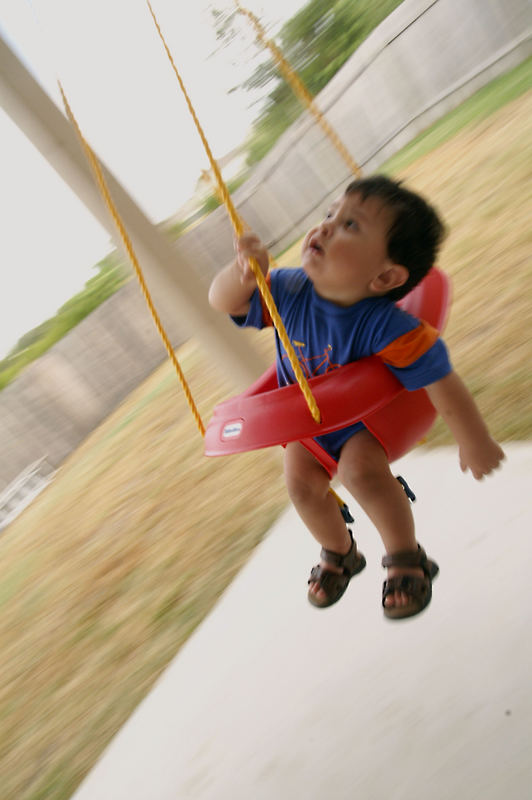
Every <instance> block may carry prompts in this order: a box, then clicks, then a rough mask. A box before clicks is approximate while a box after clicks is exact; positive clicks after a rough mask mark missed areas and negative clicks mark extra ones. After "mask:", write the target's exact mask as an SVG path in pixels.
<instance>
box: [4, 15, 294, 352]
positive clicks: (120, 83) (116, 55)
mask: <svg viewBox="0 0 532 800" xmlns="http://www.w3.org/2000/svg"><path fill="white" fill-rule="evenodd" d="M151 5H152V7H153V10H154V12H155V14H156V16H157V18H158V21H159V24H160V26H161V29H162V31H163V33H164V35H165V38H166V40H167V42H168V45H169V48H170V50H171V52H172V55H173V57H174V61H175V62H176V65H177V67H178V69H179V71H180V73H181V76H182V78H183V81H184V83H185V86H186V87H187V91H188V92H189V94H190V96H191V99H192V102H193V104H194V106H195V108H196V113H197V115H198V117H199V120H200V122H201V124H202V126H203V127H204V130H205V133H206V136H207V139H208V140H209V143H210V145H211V149H212V150H213V153H214V155H215V157H218V158H219V157H221V156H223V155H225V154H226V153H227V152H229V151H230V150H231V149H233V148H234V147H236V146H237V145H239V144H241V143H242V142H243V141H244V140H245V138H246V135H247V133H248V132H249V128H250V125H251V122H252V120H253V118H254V117H255V116H256V115H257V111H258V107H257V105H254V106H253V105H252V106H251V108H250V104H251V103H252V100H253V99H254V100H255V101H256V102H257V103H259V104H260V100H261V97H260V96H256V97H255V98H253V97H251V96H250V95H249V94H248V93H243V92H233V93H228V92H229V89H231V88H232V87H234V86H235V85H237V84H238V83H239V82H241V80H242V79H243V78H244V77H246V76H247V75H249V74H250V72H251V71H252V69H253V67H254V65H256V64H257V63H258V61H257V59H260V58H261V57H262V56H261V54H260V51H258V50H257V47H256V45H255V43H254V36H253V34H252V32H251V30H250V29H249V26H248V25H247V24H246V23H245V22H244V21H243V20H242V22H241V31H242V34H241V36H240V37H238V39H237V41H236V42H235V44H234V45H233V46H232V47H230V48H219V46H218V44H217V42H216V37H215V33H214V28H213V25H212V23H211V13H210V8H211V6H213V5H214V7H215V8H218V9H231V8H232V7H233V3H232V2H231V0H218V2H216V1H215V2H209V1H208V0H196V1H195V2H190V0H187V2H185V0H151ZM243 5H245V6H246V7H247V8H249V9H251V10H252V11H253V12H254V13H256V14H257V15H258V16H259V17H260V18H261V19H262V21H263V22H264V23H267V24H268V25H270V26H271V28H270V35H274V34H275V32H276V31H278V30H279V28H280V27H281V26H282V24H283V22H285V21H286V20H287V19H289V18H290V17H291V16H293V15H294V13H296V11H297V10H298V9H299V8H301V7H302V6H303V5H305V0H267V2H260V1H259V0H246V2H244V3H243ZM0 35H1V36H2V38H4V39H5V40H6V41H7V42H8V44H9V45H10V47H11V48H12V49H13V50H14V51H15V52H16V54H17V56H18V57H19V58H20V59H21V60H22V62H23V63H24V65H25V66H26V67H27V68H28V69H29V70H30V71H31V72H32V73H33V75H34V77H35V78H36V79H37V80H38V81H39V83H40V84H41V85H42V86H43V88H44V89H45V90H46V91H47V92H48V94H49V95H50V96H51V97H52V99H53V100H54V101H55V102H56V103H57V105H58V106H59V107H60V108H61V109H62V105H61V100H60V97H59V92H58V89H57V78H60V80H61V83H62V85H63V87H64V89H65V92H66V95H67V97H68V99H69V102H70V105H71V106H72V109H73V111H74V114H75V116H76V118H77V120H78V122H79V125H80V127H81V130H82V131H83V133H84V136H85V138H86V139H87V140H88V141H89V143H90V144H91V146H92V147H93V149H94V150H95V152H96V153H97V155H98V156H99V157H100V158H101V160H102V161H103V162H104V163H105V164H106V166H107V167H109V168H110V170H111V171H112V172H113V174H114V176H115V177H116V178H117V179H118V180H119V181H121V182H122V183H123V185H124V187H125V188H126V190H127V191H128V192H129V193H130V194H131V195H132V197H133V198H134V200H135V201H136V202H137V204H138V205H139V206H140V207H141V208H142V210H143V211H144V212H145V213H146V214H147V216H148V217H149V218H150V219H152V221H154V222H160V221H161V220H163V219H166V218H167V217H169V216H171V215H172V214H174V213H175V211H177V210H178V209H179V207H180V206H181V205H182V204H183V203H184V202H186V200H187V199H188V198H189V197H190V196H191V195H192V193H193V191H194V188H195V185H196V182H197V180H198V177H199V175H200V173H201V170H203V169H205V168H206V167H208V162H207V158H206V156H205V154H204V151H203V147H202V145H201V142H200V140H199V137H198V134H197V132H196V129H195V127H194V124H193V122H192V120H191V118H190V116H189V113H188V111H187V109H186V106H185V103H184V100H183V98H182V95H181V93H180V90H179V87H178V85H177V81H176V78H175V75H174V73H173V71H172V69H171V67H170V64H169V62H168V59H167V56H166V54H165V52H164V50H163V48H162V44H161V42H160V39H159V38H158V35H157V33H156V31H155V27H154V25H153V21H152V18H151V16H150V14H149V10H148V7H147V4H146V1H145V0H0ZM215 51H218V52H216V53H215V54H214V55H213V53H214V52H215ZM0 77H1V76H0ZM0 142H1V143H2V147H0V219H1V223H2V224H1V227H0V230H1V235H0V269H1V272H2V275H3V279H4V280H3V290H2V291H1V292H0V358H2V357H3V356H4V355H6V354H7V352H8V351H9V350H10V349H11V348H12V347H13V346H14V345H15V344H16V342H17V340H18V339H19V338H20V336H21V335H22V334H24V333H25V332H26V331H28V330H30V329H31V328H33V327H35V326H36V325H38V324H39V323H40V322H42V321H44V320H45V319H47V318H49V317H50V316H53V315H54V314H55V312H56V311H57V309H58V308H59V307H60V306H61V305H62V304H63V303H64V302H65V301H66V300H68V299H69V298H70V297H72V295H73V294H75V293H76V292H77V291H79V290H80V289H82V288H83V285H84V283H85V281H86V280H88V278H90V277H91V276H92V275H94V274H95V271H94V265H95V264H96V263H97V262H98V261H99V260H101V259H102V258H103V257H104V256H105V255H106V254H107V253H109V252H110V251H111V250H112V249H114V244H113V243H112V242H111V239H110V236H109V234H108V233H107V232H106V231H105V230H104V229H103V228H102V227H101V226H100V224H99V223H98V222H96V220H95V219H94V218H93V217H92V215H91V214H90V213H89V211H88V210H87V209H86V208H85V206H84V205H83V204H82V203H81V202H80V201H79V200H78V199H77V197H76V196H75V194H74V193H73V192H72V191H71V190H70V188H69V187H68V186H66V185H65V184H64V182H63V181H62V180H61V179H60V178H59V176H58V175H57V174H56V173H55V171H54V170H53V168H52V167H51V166H50V165H49V164H48V162H47V161H46V160H45V159H44V158H43V157H42V156H41V155H40V153H39V152H38V151H37V150H36V149H35V147H34V146H33V145H32V144H31V142H29V141H28V139H27V138H26V137H25V135H24V134H23V133H22V132H21V131H20V130H19V129H18V128H17V126H16V125H15V124H14V123H13V122H12V120H11V119H10V117H8V116H7V114H6V113H5V112H4V111H3V109H2V108H1V107H0Z"/></svg>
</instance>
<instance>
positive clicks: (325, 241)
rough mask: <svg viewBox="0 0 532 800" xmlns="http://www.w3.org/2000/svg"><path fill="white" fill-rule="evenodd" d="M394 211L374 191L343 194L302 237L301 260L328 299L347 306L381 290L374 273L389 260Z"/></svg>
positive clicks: (319, 290) (377, 272) (315, 283)
mask: <svg viewBox="0 0 532 800" xmlns="http://www.w3.org/2000/svg"><path fill="white" fill-rule="evenodd" d="M392 222H393V214H392V211H391V210H390V209H389V208H387V207H386V206H384V205H383V203H382V201H381V200H379V199H378V198H375V197H368V198H367V199H366V200H362V197H361V196H360V195H359V194H348V195H342V196H341V197H340V198H339V199H338V200H336V201H335V202H334V203H333V204H332V206H331V208H330V210H329V212H328V214H327V216H326V218H325V219H324V220H323V222H322V223H321V224H320V225H318V226H317V227H316V228H313V229H312V230H310V231H309V232H308V233H307V235H306V236H305V239H304V241H303V246H302V261H301V265H302V267H303V269H304V270H305V272H306V274H307V275H308V277H309V278H310V280H311V281H312V283H313V285H314V289H315V290H316V292H317V293H318V294H319V295H320V296H321V297H324V298H325V299H326V300H330V301H331V302H333V303H337V304H338V305H343V306H348V305H352V304H353V303H356V302H358V301H359V300H362V299H363V298H364V297H371V296H373V295H377V294H380V293H382V292H380V291H379V289H378V284H376V283H375V279H376V278H378V276H379V275H381V273H383V272H384V271H385V270H386V269H387V268H388V266H389V265H390V264H391V262H390V261H389V259H388V254H387V235H388V231H389V229H390V226H391V224H392Z"/></svg>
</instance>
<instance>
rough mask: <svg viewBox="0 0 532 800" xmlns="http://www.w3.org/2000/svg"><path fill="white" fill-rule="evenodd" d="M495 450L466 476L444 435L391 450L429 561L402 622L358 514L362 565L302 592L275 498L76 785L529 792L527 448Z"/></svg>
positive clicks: (167, 798)
mask: <svg viewBox="0 0 532 800" xmlns="http://www.w3.org/2000/svg"><path fill="white" fill-rule="evenodd" d="M505 450H506V453H507V461H506V462H505V466H504V469H503V470H502V471H500V472H498V473H497V474H496V476H494V477H491V478H489V479H487V480H485V481H482V482H480V483H477V482H475V481H474V480H473V478H471V477H470V476H469V475H467V476H465V475H463V474H462V473H461V472H460V469H459V466H458V460H457V453H456V449H455V448H450V449H448V450H447V449H444V450H438V451H432V452H430V451H424V450H422V449H418V450H417V451H415V452H414V453H412V454H410V455H409V456H407V457H406V458H405V459H403V460H402V461H401V462H398V463H397V464H396V465H395V468H396V469H395V471H396V473H401V474H403V475H404V476H405V478H406V479H407V480H408V482H409V483H410V484H411V486H412V488H413V489H414V491H415V492H416V494H417V496H418V501H417V502H416V504H415V505H414V512H415V516H416V521H417V526H418V538H419V540H420V542H421V543H422V544H423V545H424V546H425V548H426V549H427V551H428V553H429V554H430V555H431V556H433V557H434V558H435V559H436V560H437V561H438V563H439V565H440V568H441V573H440V576H439V577H438V578H437V579H436V581H435V584H434V596H433V601H432V604H431V606H430V607H429V608H428V609H427V611H426V612H425V613H424V614H422V615H421V616H419V617H417V618H414V619H412V620H408V621H402V622H390V621H387V620H385V619H384V618H383V616H382V612H381V608H380V589H381V581H382V579H383V576H384V572H383V570H382V569H381V568H380V558H381V555H382V552H381V547H380V541H379V539H378V536H377V534H376V533H375V531H374V530H373V528H372V526H371V524H370V523H369V521H368V520H367V519H366V518H365V517H364V515H363V514H361V513H360V512H356V516H357V521H356V525H355V532H356V538H357V541H358V543H359V547H360V549H361V550H362V551H363V552H364V554H365V555H366V558H367V561H368V566H367V568H366V570H365V571H364V572H363V573H362V574H361V575H360V576H358V577H356V578H354V579H353V580H352V582H351V584H350V586H349V588H348V590H347V592H346V594H345V596H344V598H343V599H342V600H341V601H340V603H338V604H337V605H336V606H333V607H332V608H330V609H325V610H318V609H315V608H313V607H311V606H310V605H309V604H308V603H307V601H306V581H307V577H308V572H309V570H310V567H311V566H312V564H314V563H315V562H316V560H317V556H318V550H319V548H318V547H317V545H316V544H315V543H314V541H313V540H312V539H311V537H310V535H309V534H308V533H307V532H306V531H305V529H304V528H303V525H302V523H301V522H300V521H299V519H298V518H297V516H296V514H295V512H294V511H293V510H292V509H289V510H288V511H287V512H286V513H285V514H284V515H283V516H282V518H281V519H279V521H278V522H277V524H276V525H275V526H274V527H273V529H272V530H271V532H270V534H269V536H268V537H267V538H266V539H265V540H264V541H263V543H262V544H261V545H260V546H259V547H258V549H257V550H256V552H255V554H254V555H253V557H252V559H251V560H250V561H249V562H248V564H247V565H246V567H245V568H244V569H243V570H242V571H241V573H240V574H239V575H238V577H237V579H236V580H235V581H234V582H233V584H232V585H231V586H230V587H229V589H228V590H227V591H226V593H225V594H224V595H223V596H222V597H221V599H220V601H219V603H218V604H217V606H216V607H215V609H214V610H213V612H212V613H211V614H210V616H209V617H208V618H207V619H206V620H205V621H204V623H203V624H202V625H201V626H200V628H199V629H198V630H197V632H196V633H195V634H194V636H193V637H192V638H191V639H190V640H189V641H188V642H187V644H186V645H185V647H183V648H182V650H181V651H180V653H179V654H178V656H177V657H176V659H175V660H174V661H173V663H172V664H171V665H170V666H169V668H168V669H167V670H166V672H165V673H164V674H163V676H162V677H161V679H160V680H159V681H158V683H157V684H156V686H155V687H154V689H153V690H152V692H151V693H150V694H149V695H148V697H147V698H146V699H145V700H144V702H143V703H141V705H140V706H139V707H138V709H137V710H136V712H135V713H134V714H133V715H132V717H131V718H130V720H129V721H128V722H127V724H126V725H125V726H124V727H123V729H122V730H121V731H120V732H119V734H118V735H117V736H116V738H115V739H114V741H113V742H112V743H111V745H110V747H109V748H108V749H107V751H106V752H105V753H104V755H103V757H102V758H101V760H100V761H99V763H98V764H97V765H96V767H95V768H94V770H93V771H92V772H91V773H90V775H89V776H88V778H87V779H86V780H85V782H84V783H83V784H82V785H81V787H80V788H79V790H78V791H77V792H76V794H75V795H74V798H75V800H263V799H264V800H266V798H267V799H268V800H272V798H280V800H299V798H302V799H303V798H304V800H314V799H315V800H318V798H319V800H324V798H335V800H347V799H348V798H360V800H421V799H422V798H423V799H424V798H430V799H431V800H449V799H450V798H453V800H477V798H478V800H525V798H530V797H532V637H531V621H532V614H531V611H530V609H531V607H532V598H531V597H529V595H532V582H531V581H529V576H530V574H531V573H532V502H531V496H532V446H531V445H530V444H512V445H508V446H507V447H506V448H505ZM351 510H352V511H355V508H354V506H353V505H352V506H351Z"/></svg>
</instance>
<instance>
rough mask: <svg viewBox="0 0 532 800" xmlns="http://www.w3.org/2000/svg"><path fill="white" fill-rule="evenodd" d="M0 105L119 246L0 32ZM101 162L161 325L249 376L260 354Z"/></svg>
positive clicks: (60, 131) (75, 150)
mask: <svg viewBox="0 0 532 800" xmlns="http://www.w3.org/2000/svg"><path fill="white" fill-rule="evenodd" d="M0 104H1V105H2V107H3V108H4V109H5V111H6V112H7V113H8V114H9V116H10V117H11V118H12V119H13V121H14V122H15V123H16V125H18V127H19V128H20V129H21V130H22V131H23V132H24V134H25V135H26V136H27V137H28V138H29V139H30V141H31V142H32V143H33V144H34V145H35V147H37V149H38V150H39V151H40V152H41V153H42V155H43V156H44V157H45V158H46V159H47V161H48V162H49V163H50V164H51V165H52V167H53V168H54V169H55V170H56V172H57V173H58V174H59V175H60V176H61V178H63V180H64V181H65V182H66V183H67V184H68V185H69V186H70V187H71V189H72V190H73V191H74V192H75V193H76V194H77V195H78V197H79V198H80V200H82V202H83V203H84V204H85V205H86V207H87V208H88V209H89V211H90V212H91V213H92V214H93V215H94V217H95V218H96V219H97V220H98V221H99V222H100V223H101V225H102V226H103V227H104V228H105V229H106V230H108V231H109V234H110V236H112V237H113V239H114V240H115V242H116V244H117V247H119V248H120V249H121V250H123V246H122V241H121V240H120V237H119V235H118V233H117V231H116V229H115V226H114V223H113V221H112V220H111V218H110V216H109V214H108V211H107V209H106V207H105V205H104V203H103V200H102V199H101V196H100V193H99V191H98V189H97V187H96V185H95V183H94V180H93V177H92V172H91V169H90V167H89V165H88V163H87V162H86V159H85V155H84V154H83V152H82V150H81V147H80V144H79V142H78V139H77V136H76V134H75V132H74V130H73V129H72V126H71V125H70V123H69V122H68V120H67V119H66V117H65V116H63V114H61V112H60V111H59V110H58V108H57V107H56V105H55V104H54V103H53V101H52V100H51V99H50V97H49V96H48V95H47V94H46V92H45V91H44V90H43V89H42V88H41V86H39V84H38V83H37V81H36V80H35V79H34V78H33V76H32V75H31V73H30V72H29V71H28V70H27V69H26V68H25V67H24V65H23V64H22V63H21V62H20V60H19V59H18V58H17V56H16V55H15V54H14V53H13V51H12V50H11V48H10V47H9V45H8V44H7V43H6V42H5V41H4V40H3V39H2V38H1V37H0ZM102 169H103V171H104V175H105V179H106V182H107V185H108V187H109V191H110V192H111V195H112V198H113V200H114V202H115V204H116V207H117V209H118V211H119V214H120V216H121V218H122V220H123V222H124V225H125V227H126V229H127V231H128V234H129V236H130V238H131V241H132V243H133V247H134V249H135V252H136V254H137V256H138V259H139V262H140V264H141V266H142V269H143V272H144V273H145V277H146V282H147V284H148V287H149V290H150V294H152V296H153V299H154V302H155V305H156V307H157V308H158V312H159V314H160V316H161V319H162V321H163V324H164V320H165V318H166V319H170V318H172V317H173V318H174V319H175V318H176V317H177V318H178V319H179V321H180V325H181V326H182V329H183V332H184V334H185V335H186V336H190V337H192V336H193V337H195V338H197V339H198V340H199V341H200V342H201V344H202V345H203V347H204V348H205V350H206V352H207V353H208V354H209V355H210V356H211V357H212V358H215V359H216V363H218V364H220V365H221V367H222V369H223V371H224V373H226V374H227V375H228V376H229V378H230V379H232V380H233V382H234V383H235V384H237V385H238V386H239V387H243V386H245V385H247V384H248V383H250V382H251V381H253V380H255V378H257V377H258V376H259V375H260V374H261V372H263V371H264V369H266V367H267V366H268V365H267V363H266V361H265V359H264V358H263V357H261V356H260V355H259V354H258V353H257V352H256V351H255V350H254V349H252V348H251V347H250V346H249V344H248V342H247V341H246V337H244V336H242V334H241V333H239V331H238V330H236V328H234V327H233V325H232V324H231V322H230V321H229V320H228V319H227V318H225V317H224V315H222V314H218V313H216V312H214V311H213V310H212V309H211V308H210V306H209V304H208V301H207V291H206V286H205V284H204V283H203V282H202V281H201V280H200V279H199V277H198V275H197V274H196V272H195V270H194V265H193V264H192V265H191V264H190V263H187V261H186V260H185V258H184V257H183V256H182V254H180V253H179V251H178V249H176V248H175V247H173V246H172V244H171V243H170V242H169V241H168V240H167V239H166V238H165V237H164V235H163V234H162V233H161V232H160V231H159V230H158V229H157V228H156V227H155V226H154V225H153V224H152V223H151V222H150V220H149V219H148V218H147V217H146V216H145V215H144V214H143V212H142V211H141V210H140V208H139V207H138V206H137V205H136V204H135V203H134V201H133V200H132V198H131V197H130V196H129V195H128V194H127V192H126V191H125V190H124V189H123V188H122V186H121V185H120V184H119V183H118V182H117V180H116V179H115V178H114V177H113V175H112V174H111V173H110V172H109V170H108V169H107V168H106V167H105V165H103V164H102ZM220 266H222V265H220Z"/></svg>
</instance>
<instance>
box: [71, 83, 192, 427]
mask: <svg viewBox="0 0 532 800" xmlns="http://www.w3.org/2000/svg"><path fill="white" fill-rule="evenodd" d="M58 85H59V91H60V92H61V97H62V98H63V103H64V106H65V110H66V113H67V116H68V118H69V120H70V122H71V123H72V125H73V127H74V130H75V131H76V133H77V136H78V138H79V141H80V142H81V145H82V147H83V150H84V152H85V155H86V156H87V159H88V161H89V164H90V166H91V168H92V171H93V173H94V177H95V178H96V183H97V184H98V188H99V190H100V192H101V194H102V196H103V199H104V201H105V204H106V206H107V208H108V209H109V212H110V214H111V216H112V218H113V221H114V223H115V225H116V227H117V229H118V232H119V234H120V236H121V238H122V241H123V242H124V246H125V248H126V250H127V253H128V256H129V258H130V259H131V263H132V265H133V268H134V270H135V274H136V276H137V278H138V281H139V283H140V287H141V289H142V292H143V294H144V297H145V299H146V302H147V304H148V308H149V309H150V312H151V315H152V317H153V320H154V322H155V326H156V328H157V330H158V331H159V334H160V336H161V338H162V340H163V342H164V345H165V347H166V349H167V351H168V355H169V356H170V359H171V360H172V363H173V365H174V367H175V369H176V372H177V375H178V378H179V380H180V382H181V386H182V387H183V391H184V392H185V397H186V399H187V402H188V404H189V406H190V410H191V411H192V414H193V416H194V419H195V420H196V425H197V426H198V430H199V432H200V433H201V435H202V436H204V435H205V426H204V425H203V422H202V421H201V417H200V415H199V412H198V409H197V408H196V405H195V403H194V400H193V398H192V394H191V392H190V389H189V387H188V384H187V381H186V379H185V376H184V374H183V371H182V369H181V366H180V364H179V362H178V360H177V358H176V356H175V353H174V350H173V348H172V344H171V342H170V340H169V339H168V336H167V335H166V331H165V330H164V328H163V326H162V323H161V320H160V318H159V315H158V313H157V311H156V309H155V306H154V305H153V301H152V299H151V296H150V293H149V291H148V287H147V286H146V282H145V280H144V275H143V274H142V270H141V268H140V265H139V262H138V260H137V256H136V255H135V251H134V250H133V245H132V244H131V240H130V238H129V236H128V234H127V231H126V229H125V227H124V224H123V222H122V220H121V219H120V216H119V214H118V211H117V209H116V206H115V204H114V203H113V200H112V198H111V195H110V193H109V189H108V187H107V184H106V182H105V178H104V176H103V172H102V169H101V167H100V164H99V163H98V159H97V158H96V156H95V154H94V152H93V151H92V148H91V147H90V145H89V143H88V142H87V141H86V139H85V137H84V136H83V134H82V132H81V129H80V127H79V125H78V123H77V120H76V118H75V117H74V114H73V113H72V109H71V108H70V104H69V102H68V100H67V97H66V95H65V92H64V90H63V87H62V85H61V82H60V81H58Z"/></svg>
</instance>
